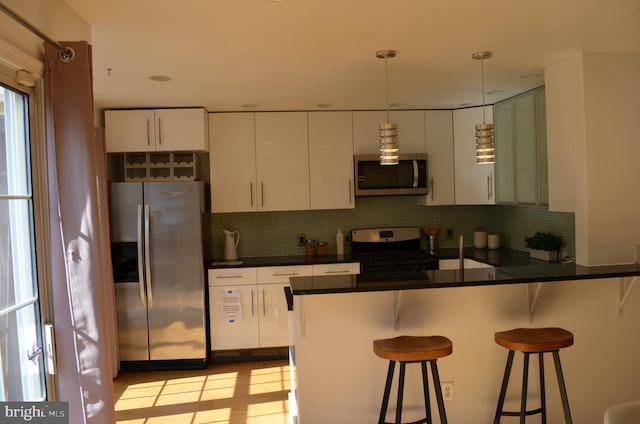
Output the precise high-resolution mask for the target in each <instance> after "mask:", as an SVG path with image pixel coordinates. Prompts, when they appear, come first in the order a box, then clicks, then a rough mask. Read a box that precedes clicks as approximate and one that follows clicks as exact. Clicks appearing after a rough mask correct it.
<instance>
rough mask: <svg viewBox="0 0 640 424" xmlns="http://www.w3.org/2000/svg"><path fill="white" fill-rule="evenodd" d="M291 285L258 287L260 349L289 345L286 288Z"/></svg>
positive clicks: (262, 285) (264, 285)
mask: <svg viewBox="0 0 640 424" xmlns="http://www.w3.org/2000/svg"><path fill="white" fill-rule="evenodd" d="M287 286H289V283H281V284H261V285H259V286H258V315H259V319H258V322H259V327H260V347H275V346H288V345H289V318H288V316H287V300H286V297H285V294H284V288H285V287H287Z"/></svg>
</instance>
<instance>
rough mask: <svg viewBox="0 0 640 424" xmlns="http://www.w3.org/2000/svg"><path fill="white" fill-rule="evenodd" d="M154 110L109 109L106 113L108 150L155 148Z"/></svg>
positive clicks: (144, 150) (141, 150)
mask: <svg viewBox="0 0 640 424" xmlns="http://www.w3.org/2000/svg"><path fill="white" fill-rule="evenodd" d="M154 122H155V120H154V115H153V110H148V109H142V110H107V111H106V112H105V113H104V123H105V139H106V149H107V152H148V151H153V150H155V125H154Z"/></svg>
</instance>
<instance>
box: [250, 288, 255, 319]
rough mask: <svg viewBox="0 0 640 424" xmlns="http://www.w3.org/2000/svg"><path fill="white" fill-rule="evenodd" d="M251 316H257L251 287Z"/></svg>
mask: <svg viewBox="0 0 640 424" xmlns="http://www.w3.org/2000/svg"><path fill="white" fill-rule="evenodd" d="M251 316H255V311H254V310H253V289H251Z"/></svg>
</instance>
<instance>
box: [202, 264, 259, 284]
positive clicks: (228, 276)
mask: <svg viewBox="0 0 640 424" xmlns="http://www.w3.org/2000/svg"><path fill="white" fill-rule="evenodd" d="M256 269H257V268H214V269H210V270H209V271H208V274H209V286H229V285H243V286H244V285H248V284H257V283H258V274H257V271H256Z"/></svg>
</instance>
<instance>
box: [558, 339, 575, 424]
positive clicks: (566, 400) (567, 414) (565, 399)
mask: <svg viewBox="0 0 640 424" xmlns="http://www.w3.org/2000/svg"><path fill="white" fill-rule="evenodd" d="M553 361H554V362H555V365H556V375H557V376H558V385H559V386H560V397H561V398H562V409H563V410H564V420H565V422H566V424H573V421H572V420H571V411H570V410H569V398H568V397H567V388H566V386H565V384H564V376H563V375H562V366H561V365H560V353H559V352H558V351H557V350H554V351H553Z"/></svg>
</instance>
